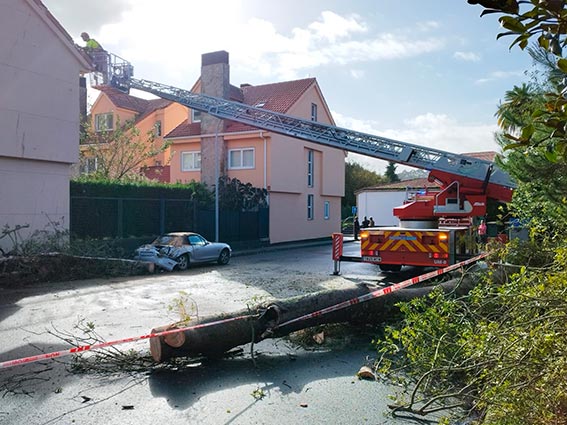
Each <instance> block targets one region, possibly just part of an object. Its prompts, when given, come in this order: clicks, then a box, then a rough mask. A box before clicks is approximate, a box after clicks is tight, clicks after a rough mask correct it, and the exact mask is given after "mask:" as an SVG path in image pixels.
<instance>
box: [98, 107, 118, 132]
mask: <svg viewBox="0 0 567 425" xmlns="http://www.w3.org/2000/svg"><path fill="white" fill-rule="evenodd" d="M113 118H114V116H113V115H112V112H107V113H105V114H96V115H95V131H97V132H98V131H108V130H112V129H113V128H114V119H113Z"/></svg>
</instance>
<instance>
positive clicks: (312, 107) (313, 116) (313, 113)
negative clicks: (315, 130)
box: [311, 103, 317, 121]
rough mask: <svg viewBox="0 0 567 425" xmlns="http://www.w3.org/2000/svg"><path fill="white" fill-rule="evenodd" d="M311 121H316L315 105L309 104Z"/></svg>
mask: <svg viewBox="0 0 567 425" xmlns="http://www.w3.org/2000/svg"><path fill="white" fill-rule="evenodd" d="M311 121H317V105H316V104H315V103H312V104H311Z"/></svg>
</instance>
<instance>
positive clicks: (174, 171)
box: [170, 138, 201, 183]
mask: <svg viewBox="0 0 567 425" xmlns="http://www.w3.org/2000/svg"><path fill="white" fill-rule="evenodd" d="M172 142H173V143H172V145H171V147H170V149H171V166H170V176H171V177H170V178H171V180H170V181H171V183H177V182H181V183H188V182H190V181H191V180H195V181H197V182H200V181H201V170H195V171H181V157H182V153H183V152H200V151H201V139H200V138H193V139H176V140H172Z"/></svg>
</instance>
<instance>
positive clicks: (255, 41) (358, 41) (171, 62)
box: [46, 0, 444, 86]
mask: <svg viewBox="0 0 567 425" xmlns="http://www.w3.org/2000/svg"><path fill="white" fill-rule="evenodd" d="M46 3H47V4H48V5H50V6H52V7H53V8H54V14H55V15H56V16H57V17H58V18H59V19H60V20H61V22H62V24H63V25H64V26H65V27H66V28H68V29H69V31H70V32H72V33H73V35H74V36H75V35H76V36H77V40H76V41H77V42H78V43H79V44H81V43H82V42H81V41H80V39H79V37H78V34H80V31H83V30H86V31H90V32H91V35H92V36H93V37H94V38H95V39H97V40H98V41H99V42H101V44H102V45H103V46H104V47H105V48H106V49H107V50H108V51H111V52H113V53H115V54H117V55H119V56H121V57H124V58H125V59H127V60H128V61H130V62H131V63H132V64H134V66H135V68H136V75H140V76H144V77H147V78H149V79H152V80H156V81H163V82H168V83H170V84H182V86H188V85H192V84H193V83H194V81H195V80H196V79H197V78H198V76H199V74H200V57H201V54H203V53H206V52H211V51H215V50H226V51H228V52H229V53H230V62H231V69H232V71H233V75H235V76H239V75H242V76H243V77H242V78H243V79H246V80H248V79H250V78H251V77H253V78H254V79H255V80H254V81H250V82H252V83H255V84H261V83H264V82H273V81H274V80H285V79H295V78H303V77H305V76H308V75H313V74H315V73H316V71H317V68H319V67H322V66H329V65H331V66H332V65H336V66H348V65H351V64H357V65H361V64H365V63H368V62H375V61H386V60H397V59H404V58H409V57H414V56H419V55H425V54H427V53H430V52H433V51H436V50H439V49H441V48H442V47H443V45H444V43H443V41H441V40H440V39H436V38H427V37H421V38H419V39H415V37H411V36H409V35H407V37H403V36H396V35H393V34H388V33H378V32H371V31H370V29H369V25H367V23H366V22H365V20H364V19H363V18H362V17H361V16H359V15H356V14H345V15H341V14H338V13H336V12H333V11H330V10H326V11H323V12H321V13H320V14H319V15H318V16H316V18H315V19H313V20H312V21H311V22H308V23H306V24H305V25H303V26H301V27H295V28H292V29H291V30H288V31H285V32H284V31H281V30H279V29H277V28H276V26H275V25H274V24H273V23H272V22H269V21H266V20H263V19H260V18H257V17H252V18H250V11H247V10H246V7H247V5H246V2H244V1H243V0H209V1H208V2H201V3H199V2H187V1H185V0H168V2H166V3H164V4H163V5H160V6H159V7H157V6H156V3H155V1H153V0H108V1H105V2H102V3H103V4H102V5H99V4H98V3H97V7H96V10H95V9H94V6H92V7H91V5H92V2H91V3H87V2H86V1H85V0H46ZM55 9H56V10H55ZM219 11H222V13H219ZM246 13H248V14H246ZM252 16H253V15H252ZM427 25H428V26H429V27H433V26H434V23H433V22H430V23H427ZM75 28H76V29H75ZM79 30H80V31H79ZM75 33H76V34H75ZM355 75H357V74H356V73H355Z"/></svg>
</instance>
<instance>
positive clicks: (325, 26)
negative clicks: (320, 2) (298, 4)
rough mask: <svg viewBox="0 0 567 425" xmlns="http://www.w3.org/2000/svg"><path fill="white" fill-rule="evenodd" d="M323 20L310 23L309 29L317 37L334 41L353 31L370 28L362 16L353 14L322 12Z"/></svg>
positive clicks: (358, 31)
mask: <svg viewBox="0 0 567 425" xmlns="http://www.w3.org/2000/svg"><path fill="white" fill-rule="evenodd" d="M321 17H322V20H321V21H317V22H313V23H311V24H309V26H308V29H309V30H310V31H311V32H312V34H313V36H314V37H316V38H320V39H324V40H327V41H329V42H330V43H334V42H335V41H336V40H337V39H339V38H344V37H348V36H349V35H350V34H351V33H363V32H366V31H367V30H368V28H367V27H366V24H364V23H363V22H360V17H359V16H357V15H351V16H348V17H342V16H340V15H337V14H336V13H334V12H331V11H328V10H327V11H324V12H321Z"/></svg>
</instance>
